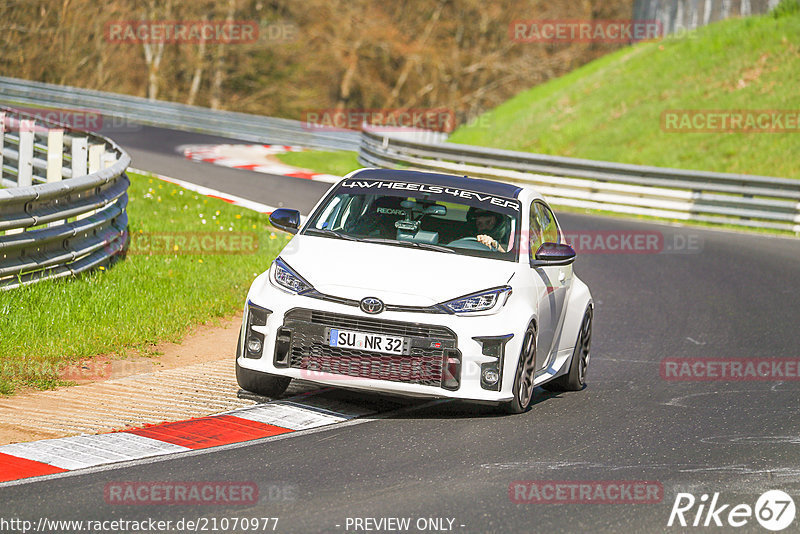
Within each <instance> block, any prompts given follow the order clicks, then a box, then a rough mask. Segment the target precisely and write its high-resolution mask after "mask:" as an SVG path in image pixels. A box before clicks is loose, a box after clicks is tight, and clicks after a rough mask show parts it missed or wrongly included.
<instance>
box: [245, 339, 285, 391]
mask: <svg viewBox="0 0 800 534" xmlns="http://www.w3.org/2000/svg"><path fill="white" fill-rule="evenodd" d="M291 381H292V379H291V378H289V377H286V376H275V375H271V374H269V373H262V372H260V371H253V370H252V369H245V368H244V367H241V366H240V365H239V347H237V349H236V382H238V383H239V387H240V388H242V389H244V390H246V391H250V392H253V393H256V394H258V395H263V396H265V397H270V398H275V397H280V396H281V395H283V393H284V392H285V391H286V388H288V387H289V383H290V382H291Z"/></svg>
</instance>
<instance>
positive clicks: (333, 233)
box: [306, 228, 362, 241]
mask: <svg viewBox="0 0 800 534" xmlns="http://www.w3.org/2000/svg"><path fill="white" fill-rule="evenodd" d="M308 232H316V233H318V234H322V235H326V236H330V237H336V238H338V239H346V240H347V241H362V239H359V238H358V237H353V236H351V235H347V234H342V233H339V232H336V231H334V230H328V229H327V228H309V229H308V230H306V233H308Z"/></svg>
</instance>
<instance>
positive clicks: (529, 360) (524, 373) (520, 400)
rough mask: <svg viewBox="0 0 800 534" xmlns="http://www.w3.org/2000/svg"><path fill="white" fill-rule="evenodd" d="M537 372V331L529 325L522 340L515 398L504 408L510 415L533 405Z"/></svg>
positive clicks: (514, 390) (515, 377) (516, 375)
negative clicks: (534, 379)
mask: <svg viewBox="0 0 800 534" xmlns="http://www.w3.org/2000/svg"><path fill="white" fill-rule="evenodd" d="M535 371H536V330H535V329H534V328H533V324H530V325H528V328H527V330H525V337H524V338H522V350H521V351H520V354H519V361H518V362H517V372H516V374H515V376H514V387H513V388H512V393H513V394H514V398H513V399H512V400H511V401H509V402H507V403H505V404H504V405H503V408H504V409H505V411H506V412H508V413H522V412H524V411H526V410H527V409H528V407H529V406H530V405H531V399H533V375H534V372H535Z"/></svg>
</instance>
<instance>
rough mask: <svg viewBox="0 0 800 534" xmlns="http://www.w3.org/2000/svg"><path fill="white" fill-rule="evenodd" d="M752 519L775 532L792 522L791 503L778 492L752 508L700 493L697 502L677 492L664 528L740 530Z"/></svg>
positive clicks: (781, 492)
mask: <svg viewBox="0 0 800 534" xmlns="http://www.w3.org/2000/svg"><path fill="white" fill-rule="evenodd" d="M754 516H755V519H756V521H758V523H759V524H760V525H761V526H762V527H764V528H765V529H767V530H771V531H773V532H777V531H780V530H783V529H785V528H786V527H788V526H789V525H791V524H792V522H793V521H794V516H795V506H794V500H793V499H792V498H791V497H790V496H789V494H787V493H786V492H783V491H781V490H770V491H767V492H765V493H763V494H762V495H761V496H760V497H759V498H758V500H756V505H755V507H751V506H750V505H749V504H744V503H741V504H736V505H731V504H727V503H723V502H721V501H720V498H719V493H714V495H713V496H712V497H711V498H710V499H709V495H708V494H703V495H701V496H700V498H699V499H697V498H696V497H695V496H694V495H692V494H691V493H678V494H677V495H676V496H675V503H674V504H673V505H672V512H670V514H669V521H667V526H668V527H671V526H673V525H675V526H681V527H743V526H745V525H747V524H748V523H749V522H750V521H751V520H752V519H753V517H754Z"/></svg>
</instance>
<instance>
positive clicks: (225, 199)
mask: <svg viewBox="0 0 800 534" xmlns="http://www.w3.org/2000/svg"><path fill="white" fill-rule="evenodd" d="M206 196H207V197H209V198H216V199H217V200H222V201H223V202H227V203H228V204H233V203H234V201H233V200H231V199H229V198H223V197H218V196H217V195H206Z"/></svg>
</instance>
